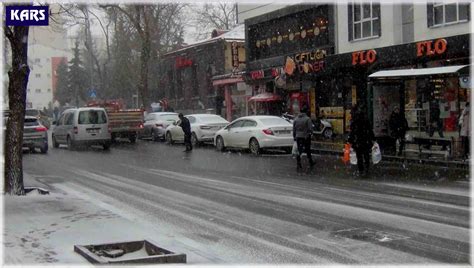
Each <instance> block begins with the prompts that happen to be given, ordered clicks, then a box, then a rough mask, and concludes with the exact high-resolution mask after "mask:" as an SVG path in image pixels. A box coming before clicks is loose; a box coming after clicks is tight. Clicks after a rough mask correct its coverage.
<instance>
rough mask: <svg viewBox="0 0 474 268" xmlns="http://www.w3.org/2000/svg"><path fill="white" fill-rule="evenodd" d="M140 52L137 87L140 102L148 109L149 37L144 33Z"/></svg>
mask: <svg viewBox="0 0 474 268" xmlns="http://www.w3.org/2000/svg"><path fill="white" fill-rule="evenodd" d="M142 42H143V43H142V53H141V55H140V86H139V88H138V90H139V92H140V97H141V98H142V104H143V107H144V108H145V110H149V109H150V98H149V91H148V68H149V61H150V54H151V53H150V47H151V42H150V37H149V35H148V34H147V33H146V38H145V39H144V40H143V41H142Z"/></svg>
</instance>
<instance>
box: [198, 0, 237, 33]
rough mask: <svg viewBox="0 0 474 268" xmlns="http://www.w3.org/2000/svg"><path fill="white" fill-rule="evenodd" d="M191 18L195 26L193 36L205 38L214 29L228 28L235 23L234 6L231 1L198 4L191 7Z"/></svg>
mask: <svg viewBox="0 0 474 268" xmlns="http://www.w3.org/2000/svg"><path fill="white" fill-rule="evenodd" d="M191 10H192V12H193V13H194V16H193V18H192V19H191V22H192V24H193V25H194V27H196V34H195V38H196V39H197V40H202V39H207V38H209V37H210V36H211V32H212V31H213V30H214V29H220V30H230V29H232V28H233V27H234V26H235V25H236V6H235V3H232V2H218V3H212V4H204V5H202V6H201V5H198V6H194V7H192V8H191Z"/></svg>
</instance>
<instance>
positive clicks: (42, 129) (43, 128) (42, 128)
mask: <svg viewBox="0 0 474 268" xmlns="http://www.w3.org/2000/svg"><path fill="white" fill-rule="evenodd" d="M35 130H36V131H38V132H44V131H48V129H47V128H45V127H37V128H35Z"/></svg>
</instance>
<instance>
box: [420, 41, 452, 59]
mask: <svg viewBox="0 0 474 268" xmlns="http://www.w3.org/2000/svg"><path fill="white" fill-rule="evenodd" d="M447 47H448V42H447V41H446V39H438V40H436V41H422V42H418V43H416V56H417V57H422V56H433V55H441V54H443V53H444V52H446V49H447Z"/></svg>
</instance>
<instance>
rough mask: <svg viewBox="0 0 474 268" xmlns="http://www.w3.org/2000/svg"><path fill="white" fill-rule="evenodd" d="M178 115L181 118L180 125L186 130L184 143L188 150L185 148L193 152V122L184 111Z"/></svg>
mask: <svg viewBox="0 0 474 268" xmlns="http://www.w3.org/2000/svg"><path fill="white" fill-rule="evenodd" d="M178 117H179V119H180V120H181V123H180V124H179V126H180V127H181V128H182V129H183V132H184V145H186V150H184V152H191V151H192V150H193V145H192V144H191V124H190V123H189V120H188V119H187V118H186V117H184V115H183V114H182V113H179V115H178Z"/></svg>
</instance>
